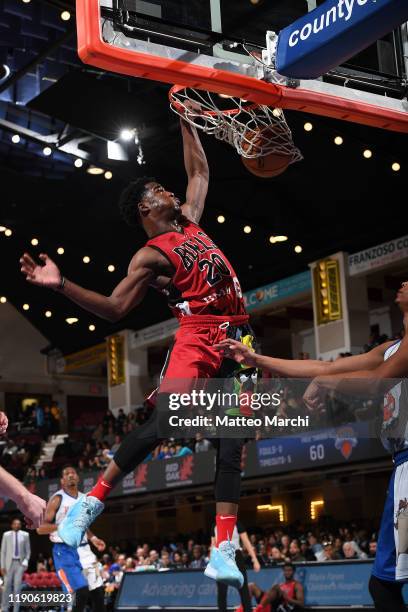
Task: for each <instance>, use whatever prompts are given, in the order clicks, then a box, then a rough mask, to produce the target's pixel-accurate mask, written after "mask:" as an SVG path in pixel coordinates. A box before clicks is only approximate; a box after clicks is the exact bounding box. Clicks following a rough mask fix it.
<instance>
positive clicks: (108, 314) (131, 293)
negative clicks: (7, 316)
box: [20, 248, 167, 322]
mask: <svg viewBox="0 0 408 612" xmlns="http://www.w3.org/2000/svg"><path fill="white" fill-rule="evenodd" d="M40 258H41V260H42V261H43V264H44V265H39V264H37V263H36V262H35V261H34V260H33V259H32V257H31V256H30V255H28V254H27V253H24V255H23V257H22V258H21V259H20V263H21V272H22V273H23V274H24V275H25V276H26V279H27V280H28V281H29V282H30V283H33V284H35V285H39V286H41V287H47V288H49V289H54V290H55V291H59V292H60V293H63V294H64V295H66V297H67V298H69V299H70V300H71V301H72V302H75V303H76V304H78V305H79V306H81V308H84V309H85V310H88V311H89V312H92V313H93V314H95V315H97V316H98V317H101V318H102V319H107V320H108V321H112V322H113V321H118V320H120V319H122V318H123V317H124V316H126V315H127V313H128V312H129V311H130V310H132V308H134V307H135V306H137V305H138V304H140V302H141V301H142V300H143V298H144V296H145V294H146V292H147V289H148V286H149V284H150V283H151V282H152V280H153V279H154V278H156V276H157V274H158V272H157V270H158V269H159V266H160V261H159V260H160V258H163V256H162V255H160V254H159V253H157V252H156V251H154V250H153V249H150V248H142V249H140V251H138V252H137V253H136V255H135V256H134V257H133V259H132V261H131V263H130V266H129V271H128V276H127V277H126V278H124V279H123V280H122V281H121V282H120V283H119V284H118V285H117V287H116V288H115V289H114V290H113V292H112V293H111V295H109V296H106V295H102V294H100V293H96V292H95V291H90V290H89V289H85V288H83V287H80V286H79V285H77V284H75V283H74V282H72V281H70V280H68V279H66V278H64V277H63V276H62V274H61V272H60V270H59V268H58V267H57V265H56V264H55V263H54V262H53V261H52V260H51V259H50V258H49V257H48V255H45V254H41V255H40ZM163 259H164V258H163ZM166 263H167V262H166Z"/></svg>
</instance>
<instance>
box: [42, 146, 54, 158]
mask: <svg viewBox="0 0 408 612" xmlns="http://www.w3.org/2000/svg"><path fill="white" fill-rule="evenodd" d="M43 153H44V155H45V156H46V157H49V156H50V155H51V153H52V149H51V147H44V148H43Z"/></svg>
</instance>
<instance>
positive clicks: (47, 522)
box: [37, 495, 61, 535]
mask: <svg viewBox="0 0 408 612" xmlns="http://www.w3.org/2000/svg"><path fill="white" fill-rule="evenodd" d="M60 505H61V495H54V496H53V497H51V499H50V500H49V501H48V504H47V507H46V509H45V516H44V521H43V522H42V523H41V525H39V527H38V528H37V533H38V535H49V534H50V533H53V532H54V531H57V529H58V525H57V524H56V522H55V517H56V515H57V512H58V510H59V507H60Z"/></svg>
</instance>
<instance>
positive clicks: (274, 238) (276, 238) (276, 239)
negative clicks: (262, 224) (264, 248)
mask: <svg viewBox="0 0 408 612" xmlns="http://www.w3.org/2000/svg"><path fill="white" fill-rule="evenodd" d="M287 239H288V237H287V236H284V235H281V236H271V237H270V238H269V242H271V243H272V244H275V242H285V241H286V240H287Z"/></svg>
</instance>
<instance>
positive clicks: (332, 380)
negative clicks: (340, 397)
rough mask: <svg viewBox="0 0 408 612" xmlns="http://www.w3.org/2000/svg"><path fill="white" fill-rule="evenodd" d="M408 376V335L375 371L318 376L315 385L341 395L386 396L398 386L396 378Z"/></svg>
mask: <svg viewBox="0 0 408 612" xmlns="http://www.w3.org/2000/svg"><path fill="white" fill-rule="evenodd" d="M407 376H408V334H405V336H404V338H403V340H402V341H401V345H400V347H399V349H398V351H396V352H395V353H394V355H392V356H391V357H390V358H389V359H387V360H386V361H382V362H381V363H380V364H378V366H377V367H375V368H373V369H364V368H361V369H358V370H354V371H353V372H348V373H347V374H346V375H341V374H329V375H325V376H318V377H317V378H316V379H315V380H314V381H313V383H312V384H313V385H314V387H315V388H316V393H318V392H319V390H326V391H328V390H330V389H334V390H336V391H338V392H340V393H349V394H356V395H367V396H375V395H379V394H384V393H386V392H387V391H389V389H391V388H392V387H394V385H395V384H396V381H395V379H396V378H405V377H407Z"/></svg>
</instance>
